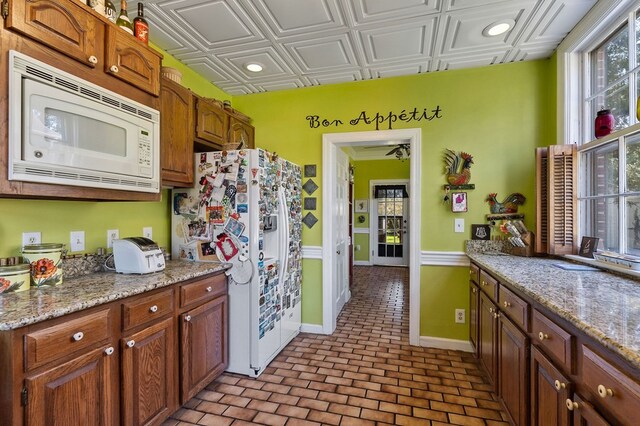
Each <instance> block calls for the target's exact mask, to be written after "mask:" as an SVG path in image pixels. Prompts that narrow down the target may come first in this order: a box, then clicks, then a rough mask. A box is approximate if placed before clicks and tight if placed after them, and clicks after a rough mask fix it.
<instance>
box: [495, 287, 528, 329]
mask: <svg viewBox="0 0 640 426" xmlns="http://www.w3.org/2000/svg"><path fill="white" fill-rule="evenodd" d="M498 302H499V304H500V309H501V310H502V311H503V312H504V313H506V314H507V316H508V317H509V318H511V319H512V320H513V322H515V323H516V324H517V325H518V326H520V328H522V329H523V330H524V331H527V332H528V331H529V309H530V307H529V304H528V303H527V302H525V301H524V300H522V299H521V298H520V297H518V296H517V295H516V294H515V293H513V292H511V291H510V290H509V289H507V288H505V287H504V286H500V287H499V288H498Z"/></svg>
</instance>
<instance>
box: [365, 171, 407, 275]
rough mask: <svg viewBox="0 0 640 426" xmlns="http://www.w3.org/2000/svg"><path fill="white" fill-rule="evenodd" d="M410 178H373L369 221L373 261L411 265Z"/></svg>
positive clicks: (395, 264) (370, 187) (382, 264)
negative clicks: (408, 179)
mask: <svg viewBox="0 0 640 426" xmlns="http://www.w3.org/2000/svg"><path fill="white" fill-rule="evenodd" d="M407 186H408V181H407V180H371V181H369V194H372V198H371V200H370V202H369V204H370V205H371V213H370V215H371V220H370V221H369V227H370V229H369V247H370V248H371V254H370V256H371V264H372V265H379V266H409V239H410V234H409V232H408V231H409V192H408V188H407Z"/></svg>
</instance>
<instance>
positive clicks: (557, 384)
mask: <svg viewBox="0 0 640 426" xmlns="http://www.w3.org/2000/svg"><path fill="white" fill-rule="evenodd" d="M553 385H554V386H555V387H556V390H561V389H564V388H566V387H567V384H566V383H563V382H561V381H560V380H556V381H555V382H553Z"/></svg>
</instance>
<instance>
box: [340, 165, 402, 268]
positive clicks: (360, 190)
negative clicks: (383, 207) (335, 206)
mask: <svg viewBox="0 0 640 426" xmlns="http://www.w3.org/2000/svg"><path fill="white" fill-rule="evenodd" d="M353 166H354V168H355V169H354V174H353V175H354V181H353V195H354V199H356V200H357V199H367V200H369V211H371V199H370V198H371V197H370V193H369V181H371V180H380V179H409V171H410V163H409V161H400V160H397V159H395V158H394V159H390V160H363V161H354V162H353ZM359 216H363V217H364V218H365V221H364V222H362V223H360V222H359V221H358V217H359ZM353 223H354V227H355V228H366V229H368V228H369V213H354V222H353ZM353 244H354V247H356V246H360V250H358V249H357V247H356V248H355V252H354V260H359V261H369V250H370V248H369V234H354V236H353Z"/></svg>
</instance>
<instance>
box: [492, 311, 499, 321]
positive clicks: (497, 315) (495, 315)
mask: <svg viewBox="0 0 640 426" xmlns="http://www.w3.org/2000/svg"><path fill="white" fill-rule="evenodd" d="M493 317H494V318H495V319H498V318H500V312H498V311H496V312H495V313H494V314H493Z"/></svg>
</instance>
